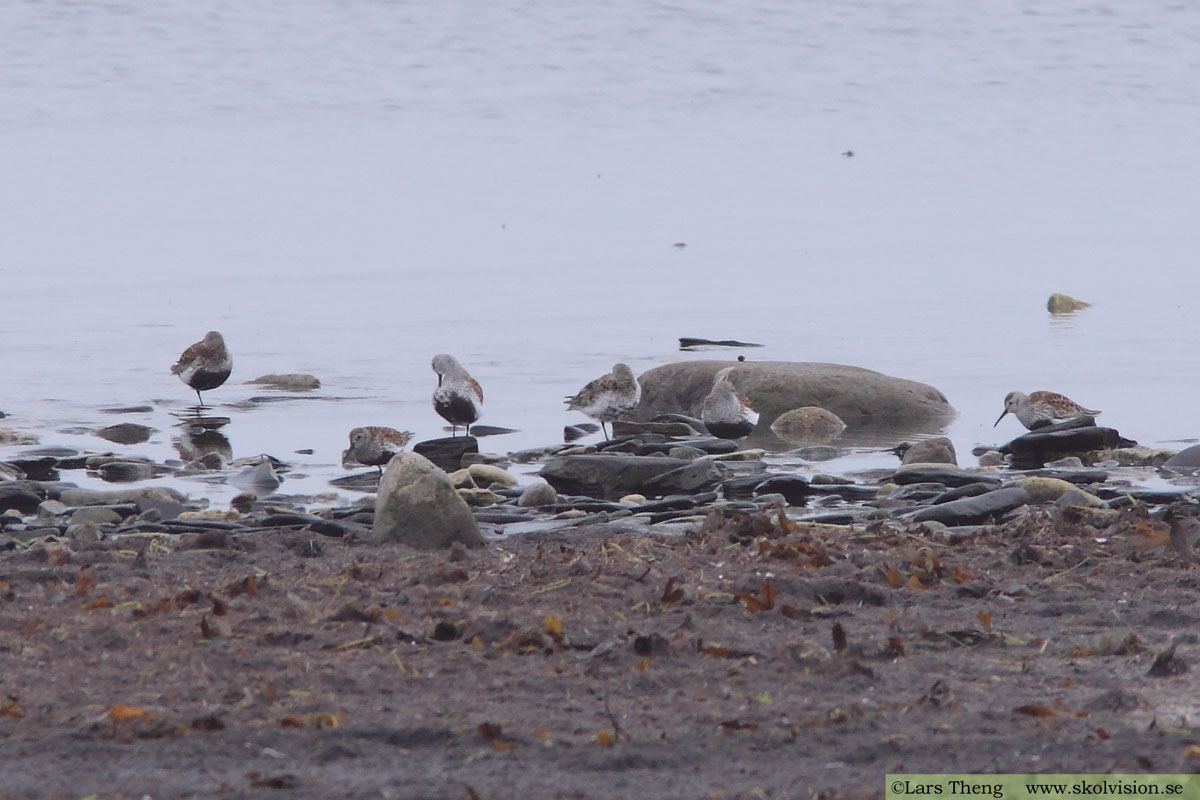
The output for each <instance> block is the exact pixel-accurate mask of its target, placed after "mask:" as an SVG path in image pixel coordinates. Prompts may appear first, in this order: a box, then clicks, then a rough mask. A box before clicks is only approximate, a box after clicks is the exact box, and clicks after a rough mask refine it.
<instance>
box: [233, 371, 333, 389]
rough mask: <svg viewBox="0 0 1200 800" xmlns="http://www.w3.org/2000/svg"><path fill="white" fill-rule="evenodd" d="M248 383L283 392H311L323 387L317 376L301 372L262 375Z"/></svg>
mask: <svg viewBox="0 0 1200 800" xmlns="http://www.w3.org/2000/svg"><path fill="white" fill-rule="evenodd" d="M246 383H257V384H261V385H263V386H269V387H271V388H272V389H279V390H280V391H283V392H311V391H312V390H313V389H320V388H321V382H320V381H319V380H317V379H316V378H315V377H313V376H312V375H304V374H299V373H287V374H284V375H275V374H272V375H260V376H258V377H257V378H255V379H254V380H252V381H246Z"/></svg>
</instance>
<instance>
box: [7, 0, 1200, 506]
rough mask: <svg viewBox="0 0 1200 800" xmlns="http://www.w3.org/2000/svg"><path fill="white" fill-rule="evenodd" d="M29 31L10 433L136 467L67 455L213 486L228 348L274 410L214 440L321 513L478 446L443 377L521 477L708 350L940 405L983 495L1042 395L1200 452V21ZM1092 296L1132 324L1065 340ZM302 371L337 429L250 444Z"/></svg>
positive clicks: (183, 12) (286, 418)
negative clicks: (199, 434) (220, 359)
mask: <svg viewBox="0 0 1200 800" xmlns="http://www.w3.org/2000/svg"><path fill="white" fill-rule="evenodd" d="M0 26H3V30H4V31H5V34H6V35H5V39H6V52H5V53H4V55H3V56H0V58H3V60H4V69H2V70H0V101H2V102H0V170H2V174H3V175H4V176H5V184H6V188H5V191H4V192H2V193H0V242H3V243H4V247H3V254H4V255H3V259H0V285H2V286H3V287H4V297H5V300H6V301H7V302H6V303H5V311H4V313H3V314H0V341H2V342H3V343H4V347H3V349H2V350H0V375H3V376H4V383H3V388H0V410H2V411H4V412H6V413H7V414H8V415H9V416H10V419H8V420H5V423H4V424H7V425H9V426H11V427H16V428H20V429H26V430H33V431H37V432H39V433H41V434H42V437H43V443H44V444H66V445H69V446H73V447H92V448H97V449H109V445H108V444H107V443H105V442H103V441H102V440H99V439H97V438H95V437H94V436H90V435H86V434H80V433H75V432H64V431H72V430H75V429H78V428H80V427H90V428H96V427H101V426H103V425H106V424H110V423H112V422H115V421H119V420H118V419H117V418H113V417H111V416H108V415H104V414H101V413H100V412H99V411H98V409H100V408H103V407H107V406H118V405H133V404H141V403H151V404H153V405H154V406H155V411H154V412H153V413H151V414H147V415H133V416H131V417H129V418H128V419H129V420H130V421H138V422H145V423H146V424H151V425H153V426H154V427H156V428H158V429H159V430H160V433H159V434H158V435H156V436H155V437H154V438H153V439H152V440H151V441H150V442H149V443H147V444H146V445H141V446H135V447H130V448H117V449H121V450H123V451H128V452H134V453H141V454H146V455H150V456H153V457H154V458H156V459H162V458H167V457H170V456H172V455H174V449H173V448H172V446H171V435H172V432H173V429H172V427H171V426H172V423H173V422H174V419H173V418H172V417H171V416H170V414H171V412H179V411H182V410H183V409H185V408H186V407H188V406H190V405H192V404H193V403H194V400H195V397H194V394H192V393H191V392H190V391H189V390H188V389H187V388H186V387H185V386H183V385H182V384H181V383H180V382H179V381H178V380H176V379H175V378H174V377H173V376H172V375H170V373H169V371H168V368H169V366H170V365H171V363H173V361H174V360H175V359H176V357H177V356H178V354H179V352H180V351H181V350H182V349H183V348H184V347H185V346H187V345H188V344H190V343H191V342H193V341H195V340H197V339H199V338H200V337H201V336H202V335H203V334H204V332H205V331H207V330H209V329H219V330H221V331H222V332H223V333H224V334H225V337H226V339H227V341H228V342H229V345H230V348H231V349H232V351H233V354H234V375H233V378H232V379H231V382H230V383H229V384H227V385H226V386H225V387H222V388H221V389H219V390H216V391H214V392H212V393H211V394H210V395H208V396H207V397H206V400H209V401H211V402H213V403H214V404H215V405H216V409H215V410H216V412H217V413H221V414H226V415H228V416H230V417H232V418H233V422H232V423H231V424H230V425H229V426H228V428H226V433H227V435H228V436H229V438H230V440H231V442H232V449H233V454H234V456H235V457H242V456H253V455H256V454H258V453H271V454H272V455H275V456H277V457H279V458H281V459H284V460H286V461H289V462H293V463H294V464H295V465H296V473H300V472H303V473H305V474H307V475H309V476H310V477H309V478H308V479H307V480H297V479H293V480H290V481H289V482H288V483H285V486H284V488H285V490H287V491H304V492H312V491H320V490H323V489H327V488H328V487H327V484H326V480H327V479H328V478H329V477H331V476H333V475H338V474H342V469H341V467H340V465H339V463H338V462H339V459H340V454H341V450H342V449H343V448H344V447H345V446H346V434H347V432H348V431H349V429H350V428H352V427H355V426H358V425H365V424H383V425H391V426H394V427H398V428H401V429H408V430H412V431H414V432H415V433H416V434H417V436H418V437H419V438H429V437H432V436H437V435H440V433H441V431H440V427H441V420H440V419H439V418H438V417H436V416H435V415H434V413H433V411H432V409H431V408H430V405H429V395H430V393H431V392H432V390H433V386H434V382H435V378H434V374H433V372H432V371H431V370H430V368H429V359H430V358H431V356H432V355H434V354H435V353H438V352H450V353H454V354H455V355H456V356H458V358H459V359H460V360H461V361H462V362H463V364H464V365H466V366H467V368H468V369H469V370H471V372H472V374H473V375H474V376H475V377H476V378H477V379H478V380H479V382H480V383H481V384H482V385H483V387H484V391H485V395H486V402H485V416H484V419H483V420H482V421H483V422H486V423H488V424H492V425H500V426H506V427H511V428H516V429H519V431H520V432H519V433H515V434H510V435H507V436H503V437H496V438H493V439H485V440H483V442H482V443H481V445H482V447H483V448H484V449H487V450H493V451H507V450H516V449H521V448H525V447H533V446H538V445H542V444H547V443H550V442H553V441H558V440H559V439H560V437H561V428H562V426H563V425H564V424H569V423H572V422H577V421H582V419H583V418H582V417H581V416H580V415H577V414H572V413H568V412H566V411H564V410H563V407H562V405H561V398H562V397H563V396H565V395H567V394H570V393H572V392H574V391H575V390H577V389H578V388H579V387H580V386H582V385H583V383H585V382H586V381H588V380H590V379H591V378H594V377H596V376H598V375H600V374H602V373H604V372H606V371H607V370H608V369H609V368H610V367H611V366H612V364H613V363H614V362H615V361H618V360H622V361H626V362H628V363H629V364H630V365H631V366H632V367H633V368H634V370H635V372H642V371H644V370H646V369H648V368H651V367H653V366H656V365H658V364H661V363H664V362H666V361H669V360H672V359H676V358H709V357H712V356H713V353H681V352H679V351H678V350H677V342H676V340H677V337H679V336H701V337H708V338H738V339H742V340H746V341H756V342H763V343H765V344H766V345H767V346H766V347H765V348H762V349H755V350H753V351H747V352H746V353H745V354H746V355H747V356H748V357H750V358H760V359H792V360H803V361H832V362H839V363H847V364H855V365H858V366H863V367H868V368H872V369H877V370H879V371H882V372H885V373H888V374H892V375H897V376H901V377H906V378H912V379H916V380H921V381H925V382H928V383H931V384H933V385H934V386H936V387H938V388H939V389H941V390H942V391H943V392H944V393H945V394H946V395H947V397H948V398H949V399H950V401H951V402H952V403H953V404H954V406H955V407H956V408H957V409H958V411H959V416H958V417H957V418H956V419H955V420H954V421H952V422H951V423H950V424H949V426H948V427H947V429H946V433H947V434H948V435H949V436H951V438H952V439H953V440H954V442H955V444H956V446H957V447H958V450H959V453H960V457H964V458H962V460H963V461H964V463H969V462H970V458H969V456H967V454H968V453H969V451H970V449H971V448H972V447H973V446H975V445H977V444H981V443H995V442H1001V441H1005V440H1007V439H1008V438H1010V437H1011V436H1012V435H1015V434H1016V433H1017V432H1019V430H1020V429H1019V427H1018V424H1017V423H1016V422H1015V420H1011V418H1006V419H1005V420H1004V421H1003V422H1001V423H1000V426H999V428H997V429H995V430H993V429H992V423H993V421H994V420H995V419H996V417H997V416H998V415H999V413H1000V411H1001V410H1002V400H1003V397H1004V394H1005V393H1006V392H1008V391H1010V390H1012V389H1022V390H1025V391H1032V390H1035V389H1050V390H1054V391H1060V392H1063V393H1065V394H1067V395H1068V396H1070V397H1072V398H1074V399H1075V400H1077V401H1079V402H1080V403H1082V404H1084V405H1088V406H1092V407H1098V408H1101V409H1103V410H1104V416H1103V417H1102V418H1101V421H1102V422H1105V423H1107V424H1111V425H1113V426H1115V427H1117V428H1119V429H1120V430H1121V431H1122V433H1124V434H1125V435H1127V436H1129V437H1131V438H1135V439H1138V440H1139V441H1141V442H1143V443H1146V444H1160V443H1171V442H1175V441H1178V440H1181V439H1188V438H1189V437H1194V436H1196V435H1197V433H1198V431H1197V427H1196V424H1195V422H1194V418H1193V408H1194V404H1193V403H1192V401H1191V396H1190V395H1191V393H1192V392H1193V391H1194V389H1195V385H1196V382H1195V378H1194V376H1193V374H1192V372H1193V371H1192V370H1191V369H1190V366H1191V364H1192V361H1193V360H1194V346H1193V339H1194V337H1193V336H1192V334H1191V333H1190V332H1189V327H1190V326H1189V325H1187V324H1186V322H1185V321H1184V319H1183V317H1184V315H1185V314H1186V312H1187V307H1186V305H1185V304H1190V302H1191V300H1192V298H1193V297H1194V296H1195V293H1196V290H1197V289H1198V288H1200V286H1198V283H1200V279H1198V278H1197V271H1196V269H1195V264H1194V261H1195V254H1196V253H1197V252H1200V230H1198V229H1197V227H1196V226H1195V219H1194V218H1195V215H1194V213H1193V212H1194V197H1195V187H1196V186H1197V185H1200V180H1198V178H1200V169H1198V167H1200V154H1197V152H1196V151H1195V148H1193V147H1189V146H1187V143H1188V142H1190V141H1191V139H1192V138H1193V137H1194V132H1195V130H1197V129H1200V126H1198V123H1200V80H1197V78H1198V77H1200V75H1198V74H1197V73H1198V72H1200V56H1197V55H1196V51H1195V48H1194V46H1193V43H1194V41H1195V40H1196V38H1197V34H1200V8H1198V7H1194V6H1191V5H1188V4H1178V5H1174V4H1170V3H1154V4H1150V3H1148V4H1141V5H1138V6H1136V7H1133V6H1130V7H1125V6H1119V7H1117V6H1114V7H1110V6H1103V5H1084V4H1080V5H1076V6H1070V7H1064V8H1062V9H1061V10H1052V9H1051V10H1048V9H1046V8H1043V7H1041V6H1038V5H1034V4H1021V3H1012V2H1009V3H995V4H989V5H988V6H987V7H986V8H965V7H962V6H961V4H956V3H951V2H940V3H922V4H905V5H898V4H891V3H883V2H857V3H844V2H836V3H835V2H810V3H804V4H800V5H798V6H797V5H795V4H790V3H781V2H761V3H749V2H747V3H730V2H722V3H716V2H711V3H696V4H691V5H690V6H689V7H688V8H677V7H674V6H670V5H667V4H644V3H634V2H618V3H613V4H603V5H602V6H596V5H595V4H591V5H589V6H588V7H578V8H577V7H571V8H569V9H560V8H553V7H543V6H541V5H538V4H531V3H522V2H491V3H486V4H484V3H478V4H477V3H464V4H456V5H454V6H453V7H447V6H446V5H444V4H434V3H415V4H411V3H410V4H405V5H398V4H378V3H367V2H350V3H334V2H325V3H321V2H317V3H312V4H307V5H306V6H305V7H304V9H303V10H299V11H298V10H297V9H295V8H293V7H292V6H291V4H284V3H276V4H270V3H263V4H221V3H208V4H206V3H199V4H197V3H184V2H176V1H175V0H168V1H167V2H163V3H158V4H153V5H150V6H146V7H143V6H142V5H133V4H124V3H118V2H112V3H107V4H97V5H91V6H79V5H77V4H73V3H66V2H60V3H54V2H50V3H44V2H33V0H28V1H27V2H12V3H6V4H4V5H3V6H2V7H0ZM847 151H852V152H853V155H852V156H848V155H843V154H844V153H846V152H847ZM677 243H684V244H686V247H682V248H681V247H676V246H675V245H676V244H677ZM1056 291H1061V292H1066V293H1068V294H1071V295H1074V296H1077V297H1080V298H1082V299H1085V300H1089V301H1091V302H1093V303H1094V304H1095V305H1094V306H1093V307H1092V308H1090V309H1088V310H1086V311H1084V312H1081V313H1078V314H1075V315H1073V316H1070V317H1065V318H1055V317H1051V316H1050V315H1049V314H1048V313H1047V312H1046V310H1045V306H1044V304H1045V301H1046V298H1047V297H1048V296H1049V295H1050V294H1051V293H1052V292H1056ZM738 352H739V351H731V352H729V353H728V354H727V357H729V358H733V357H734V356H736V355H737V354H738ZM718 355H720V354H718ZM268 372H310V373H312V374H314V375H316V376H318V377H319V378H320V379H321V380H322V382H323V384H324V386H323V388H322V389H321V390H320V391H319V392H318V393H317V394H318V395H319V396H321V397H323V398H336V400H331V399H326V400H320V401H318V400H313V399H311V398H309V397H304V398H297V399H296V400H294V401H286V402H278V403H270V404H264V405H257V406H255V407H253V408H250V409H246V408H243V407H241V402H242V401H244V400H246V399H248V398H250V397H252V396H256V395H263V394H268V393H269V392H265V391H263V390H262V388H261V387H253V386H246V385H244V384H243V383H242V382H243V381H245V380H249V379H251V378H254V377H257V376H258V375H261V374H264V373H268ZM121 419H124V417H123V418H121ZM902 434H903V432H898V433H897V438H900V437H901V436H902ZM306 448H311V449H312V450H313V451H314V452H313V454H312V455H311V456H307V455H296V454H295V453H294V451H296V450H300V449H306ZM11 452H12V450H11V449H4V450H0V457H4V456H5V455H7V454H10V453H11ZM890 458H891V457H890V456H887V457H883V456H880V457H877V458H876V459H875V460H874V461H871V463H876V462H877V463H887V462H888V459H890ZM868 461H870V459H868ZM890 463H894V460H891V462H890ZM76 477H77V475H76V474H72V475H71V476H70V478H69V479H76ZM181 485H183V486H184V488H185V489H186V490H188V491H193V492H197V491H200V490H198V488H197V487H196V486H195V485H190V484H186V483H185V484H181ZM209 491H210V490H209V489H207V488H205V489H203V490H202V491H201V492H200V493H209Z"/></svg>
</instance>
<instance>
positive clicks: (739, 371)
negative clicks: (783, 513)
mask: <svg viewBox="0 0 1200 800" xmlns="http://www.w3.org/2000/svg"><path fill="white" fill-rule="evenodd" d="M727 367H733V368H734V369H733V371H732V372H731V373H730V375H729V380H730V381H731V382H732V383H733V385H734V387H735V388H737V390H738V393H739V394H742V395H744V396H745V397H746V398H747V399H749V401H750V404H751V405H752V406H753V407H754V410H755V411H757V412H758V414H759V418H758V426H757V428H756V430H758V431H760V432H764V431H765V430H766V428H767V427H769V426H770V425H771V423H772V422H774V421H775V420H776V419H777V418H778V417H779V416H780V415H781V414H783V413H784V412H785V411H791V410H792V409H794V408H804V407H806V406H818V407H820V408H823V409H825V410H826V411H830V412H832V413H833V414H835V415H837V416H838V417H839V418H840V419H842V420H843V421H844V422H846V423H847V424H848V425H851V426H854V427H855V428H858V427H860V426H862V427H870V428H876V429H886V428H889V427H896V426H898V425H902V426H905V427H907V428H909V429H934V430H936V429H938V428H940V427H941V426H942V423H944V422H945V420H946V419H948V418H950V417H952V416H953V415H954V409H953V408H952V407H951V406H950V404H949V403H948V402H947V401H946V397H945V395H943V394H942V393H941V392H939V391H938V390H937V389H935V388H933V387H932V386H928V385H926V384H924V383H918V382H916V381H910V380H905V379H903V378H893V377H891V376H888V375H883V374H882V373H879V372H874V371H872V370H869V369H862V368H861V367H849V366H844V365H842V364H818V363H806V362H794V361H746V362H733V361H680V362H677V363H674V364H666V365H664V366H661V367H655V368H654V369H652V370H650V371H649V372H647V373H645V374H644V375H642V376H641V377H640V378H639V379H638V380H639V382H640V383H641V386H642V400H641V403H640V404H639V405H638V407H637V408H636V409H634V410H633V411H632V412H631V414H630V416H631V417H632V418H633V419H636V420H646V419H650V418H652V417H654V416H656V415H658V414H689V415H691V416H699V414H700V406H701V404H702V403H703V402H704V398H705V397H706V396H707V395H708V393H709V391H710V390H711V389H712V385H713V379H714V378H715V377H716V375H717V372H719V371H720V370H722V369H725V368H727ZM926 426H927V427H926Z"/></svg>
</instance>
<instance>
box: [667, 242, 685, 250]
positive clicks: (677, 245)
mask: <svg viewBox="0 0 1200 800" xmlns="http://www.w3.org/2000/svg"><path fill="white" fill-rule="evenodd" d="M671 246H672V247H674V248H675V249H676V250H682V249H683V248H685V247H687V242H676V243H675V244H673V245H671Z"/></svg>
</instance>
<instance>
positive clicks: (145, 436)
mask: <svg viewBox="0 0 1200 800" xmlns="http://www.w3.org/2000/svg"><path fill="white" fill-rule="evenodd" d="M153 433H155V430H154V428H151V427H148V426H146V425H138V424H137V423H135V422H121V423H118V424H116V425H109V426H108V427H107V428H101V429H100V430H98V431H96V435H97V436H99V437H100V438H101V439H106V440H107V441H110V442H116V443H117V444H141V443H142V442H146V441H149V440H150V435H151V434H153Z"/></svg>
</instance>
